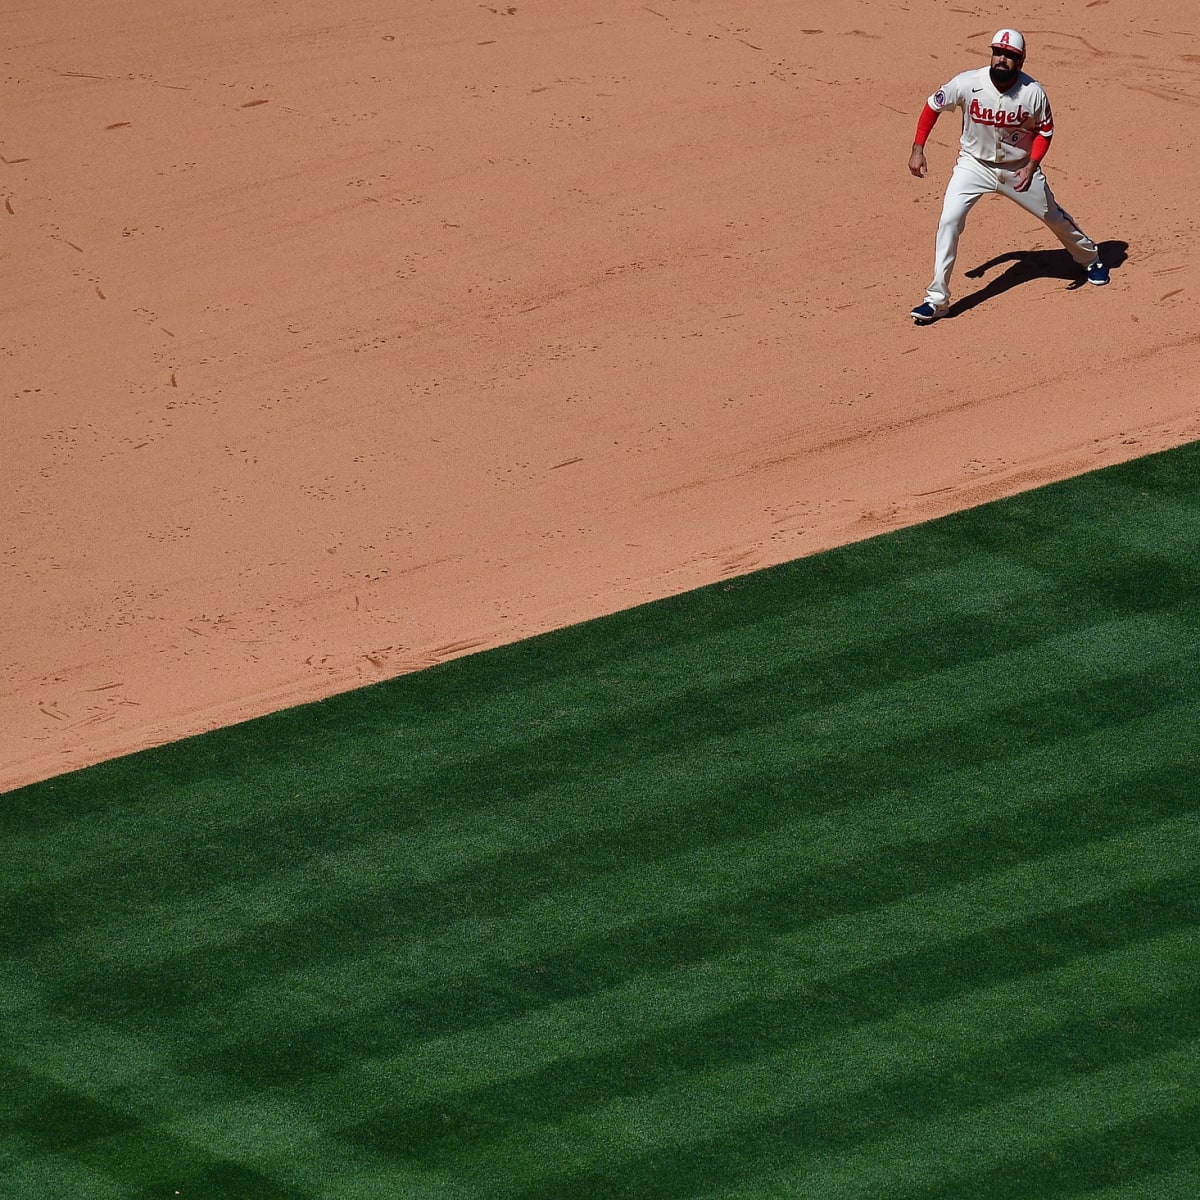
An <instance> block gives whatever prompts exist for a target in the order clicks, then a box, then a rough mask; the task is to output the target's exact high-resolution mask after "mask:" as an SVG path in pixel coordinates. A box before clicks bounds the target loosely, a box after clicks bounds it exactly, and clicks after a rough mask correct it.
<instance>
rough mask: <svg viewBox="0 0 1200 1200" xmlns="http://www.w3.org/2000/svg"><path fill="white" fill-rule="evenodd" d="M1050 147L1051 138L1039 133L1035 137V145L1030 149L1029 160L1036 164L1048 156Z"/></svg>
mask: <svg viewBox="0 0 1200 1200" xmlns="http://www.w3.org/2000/svg"><path fill="white" fill-rule="evenodd" d="M1049 149H1050V139H1049V138H1048V137H1047V136H1046V135H1045V134H1044V133H1039V134H1037V135H1035V137H1034V139H1033V146H1032V147H1031V148H1030V151H1029V161H1030V162H1031V163H1033V164H1034V166H1036V165H1037V164H1038V163H1040V162H1041V161H1042V159H1043V158H1045V157H1046V151H1047V150H1049Z"/></svg>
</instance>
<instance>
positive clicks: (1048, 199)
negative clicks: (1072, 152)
mask: <svg viewBox="0 0 1200 1200" xmlns="http://www.w3.org/2000/svg"><path fill="white" fill-rule="evenodd" d="M991 50H992V60H991V64H990V65H989V66H987V67H980V68H978V69H977V70H973V71H963V72H962V74H960V75H955V77H954V78H953V79H952V80H950V82H949V83H948V84H946V85H945V87H942V88H939V89H938V90H937V91H936V92H934V94H933V95H932V96H930V97H929V100H928V101H927V102H926V104H925V108H924V110H923V111H922V113H921V116H920V119H919V120H918V121H917V134H916V137H915V138H914V139H913V148H912V154H911V155H910V157H909V160H908V169H909V171H911V172H912V174H913V175H915V176H916V177H917V178H918V179H923V178H924V177H925V174H926V172H927V171H928V169H929V168H928V165H927V164H926V162H925V142H926V140H927V139H928V137H929V134H930V131H931V130H932V129H933V126H934V123H935V122H936V121H937V119H938V117H939V116H940V115H941V114H942V112H944V111H945V110H946V109H948V108H961V109H962V113H963V125H962V138H961V140H960V146H961V147H962V148H961V149H960V150H959V154H958V162H957V163H955V165H954V171H953V172H952V173H951V175H950V183H949V184H948V185H947V187H946V198H945V200H944V201H943V203H942V218H941V221H940V222H939V223H938V231H937V245H936V251H935V255H934V267H933V282H932V283H931V284H930V285H929V290H928V291H927V292H926V293H925V300H924V302H923V303H921V304H918V305H917V307H916V308H914V309H913V310H912V319H913V320H914V321H915V322H916V323H917V324H918V325H928V324H929V322H930V321H936V320H937V319H938V317H940V316H943V315H944V314H945V312H946V309H947V308H948V307H949V306H950V286H949V285H950V274H951V272H952V271H953V270H954V260H955V258H956V257H957V256H958V239H959V237H960V235H961V234H962V231H963V226H965V225H966V223H967V213H969V212H970V211H971V209H972V208H973V207H974V205H975V202H976V201H977V200H978V199H979V197H980V196H982V195H984V193H986V192H999V193H1000V194H1001V195H1002V196H1007V197H1008V198H1009V199H1010V200H1015V201H1016V202H1017V203H1018V204H1019V205H1020V206H1021V207H1022V208H1024V209H1026V210H1027V211H1028V212H1031V213H1033V215H1034V216H1035V217H1037V218H1038V220H1039V221H1042V222H1044V223H1045V225H1046V228H1047V229H1049V230H1050V231H1051V232H1052V233H1053V234H1054V236H1055V237H1057V238H1058V240H1059V241H1060V242H1062V244H1063V245H1064V246H1065V247H1066V248H1067V251H1068V253H1069V254H1070V255H1071V257H1072V258H1073V259H1074V260H1075V261H1076V262H1077V263H1078V264H1079V265H1080V266H1081V267H1082V268H1083V269H1084V271H1085V272H1086V274H1087V279H1088V282H1089V283H1095V284H1105V283H1107V282H1108V267H1106V266H1105V265H1104V263H1103V262H1102V261H1101V259H1100V252H1099V250H1098V249H1097V248H1096V243H1095V242H1093V241H1092V239H1091V238H1089V237H1088V236H1087V234H1086V233H1084V232H1083V230H1082V229H1080V228H1079V226H1078V225H1076V224H1075V222H1074V220H1072V218H1071V217H1070V216H1069V215H1068V214H1067V213H1066V212H1065V211H1064V210H1063V209H1062V208H1061V207H1060V206H1059V204H1058V203H1057V201H1055V199H1054V196H1053V194H1052V193H1051V191H1050V185H1049V184H1048V183H1047V182H1046V176H1045V175H1043V174H1042V168H1041V166H1040V164H1041V161H1042V159H1043V158H1044V157H1045V154H1046V151H1047V150H1049V149H1050V139H1051V137H1052V136H1053V135H1054V117H1053V115H1052V114H1051V112H1050V101H1049V100H1047V99H1046V93H1045V92H1044V91H1043V90H1042V85H1041V84H1040V83H1038V82H1037V80H1035V79H1031V78H1030V77H1029V76H1028V75H1026V74H1025V72H1024V71H1023V70H1022V69H1021V68H1022V67H1023V66H1024V65H1025V39H1024V37H1022V35H1021V34H1020V33H1018V32H1017V30H1015V29H1001V30H998V31H997V33H996V36H995V37H994V38H992V46H991Z"/></svg>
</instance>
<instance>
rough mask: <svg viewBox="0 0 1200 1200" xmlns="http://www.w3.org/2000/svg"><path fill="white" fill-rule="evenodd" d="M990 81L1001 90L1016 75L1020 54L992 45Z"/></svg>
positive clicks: (1019, 67)
mask: <svg viewBox="0 0 1200 1200" xmlns="http://www.w3.org/2000/svg"><path fill="white" fill-rule="evenodd" d="M989 69H990V72H991V76H992V82H993V83H994V84H995V85H996V86H997V87H998V88H1000V90H1001V91H1003V90H1004V89H1005V88H1006V87H1008V85H1009V84H1010V83H1012V81H1013V80H1014V79H1016V77H1017V72H1018V71H1019V70H1020V69H1021V56H1020V55H1019V54H1017V53H1016V52H1015V51H1013V50H1006V49H1005V48H1004V47H1003V46H999V47H997V46H993V47H992V65H991V67H990V68H989Z"/></svg>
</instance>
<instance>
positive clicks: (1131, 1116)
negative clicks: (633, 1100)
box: [514, 1042, 1200, 1200]
mask: <svg viewBox="0 0 1200 1200" xmlns="http://www.w3.org/2000/svg"><path fill="white" fill-rule="evenodd" d="M1198 1089H1200V1043H1197V1042H1193V1043H1191V1044H1190V1045H1188V1046H1185V1047H1183V1048H1181V1049H1178V1050H1170V1051H1165V1052H1163V1053H1160V1054H1154V1055H1149V1056H1147V1057H1145V1058H1141V1059H1136V1060H1134V1061H1133V1062H1124V1061H1122V1062H1118V1063H1117V1064H1115V1065H1113V1066H1111V1067H1107V1068H1104V1069H1101V1070H1097V1071H1092V1072H1088V1073H1085V1074H1079V1075H1067V1076H1065V1077H1064V1078H1062V1079H1061V1080H1060V1081H1059V1082H1057V1083H1056V1084H1054V1085H1052V1086H1047V1087H1042V1088H1037V1089H1035V1090H1033V1091H1031V1092H1027V1093H1022V1094H1018V1095H1016V1096H1013V1097H1011V1098H1008V1099H1006V1100H1003V1101H999V1102H996V1103H994V1104H987V1105H982V1106H980V1107H978V1108H971V1109H965V1110H955V1111H954V1112H951V1113H947V1114H939V1115H938V1116H937V1117H936V1118H935V1119H934V1120H932V1121H925V1120H922V1119H920V1118H915V1119H909V1120H907V1121H903V1122H899V1123H898V1125H899V1128H896V1129H895V1130H894V1131H892V1132H890V1133H889V1136H887V1137H885V1138H880V1139H878V1140H874V1141H872V1140H867V1139H864V1141H863V1142H862V1143H861V1144H860V1145H859V1146H857V1147H855V1148H854V1149H853V1150H851V1151H849V1152H834V1153H830V1154H824V1155H820V1154H818V1155H814V1156H813V1157H812V1158H811V1159H807V1160H805V1159H803V1158H802V1159H801V1161H799V1162H798V1163H796V1164H795V1165H794V1166H792V1167H790V1168H788V1167H784V1168H782V1169H775V1170H771V1169H769V1168H768V1170H766V1171H762V1170H759V1169H758V1164H749V1165H748V1166H746V1167H744V1169H743V1170H742V1171H741V1172H740V1173H739V1172H737V1171H736V1169H735V1170H734V1171H729V1170H728V1169H727V1168H726V1166H725V1164H727V1163H728V1158H727V1157H726V1155H725V1154H722V1155H721V1157H720V1160H719V1164H718V1163H714V1164H713V1166H714V1174H715V1175H716V1176H717V1178H718V1179H720V1177H721V1176H722V1175H725V1176H727V1177H729V1176H734V1175H736V1174H740V1175H741V1179H740V1180H738V1181H736V1182H735V1180H734V1179H733V1178H729V1179H728V1182H725V1181H722V1182H720V1183H719V1184H718V1186H717V1187H715V1188H711V1187H709V1188H703V1187H702V1188H699V1189H697V1188H695V1187H692V1186H689V1185H688V1184H687V1183H685V1184H683V1186H682V1187H681V1186H679V1185H675V1186H672V1185H671V1184H669V1183H666V1181H667V1180H669V1179H670V1178H672V1172H671V1171H670V1169H669V1168H668V1169H666V1170H663V1169H661V1168H660V1169H659V1170H657V1171H656V1172H655V1173H654V1175H653V1178H655V1179H658V1178H661V1179H663V1180H664V1183H666V1188H667V1190H664V1191H661V1192H655V1193H654V1194H655V1195H661V1196H664V1197H679V1196H684V1195H687V1196H693V1197H704V1198H705V1200H717V1197H721V1198H722V1200H761V1198H762V1197H764V1196H820V1197H821V1198H822V1200H877V1198H878V1197H879V1196H887V1197H888V1198H889V1200H950V1198H951V1197H961V1196H962V1195H964V1192H966V1193H969V1194H970V1195H971V1196H972V1197H981V1198H984V1200H1013V1198H1014V1197H1017V1198H1020V1200H1035V1198H1041V1197H1047V1196H1057V1195H1059V1194H1061V1192H1062V1191H1064V1190H1065V1189H1067V1188H1070V1187H1072V1186H1075V1185H1077V1184H1078V1183H1079V1182H1080V1181H1081V1180H1083V1179H1088V1178H1089V1177H1090V1178H1091V1179H1092V1180H1093V1181H1107V1180H1110V1179H1111V1178H1113V1177H1114V1176H1115V1177H1116V1178H1120V1177H1121V1176H1122V1175H1125V1176H1126V1177H1128V1175H1129V1174H1130V1173H1132V1174H1133V1175H1134V1177H1135V1178H1136V1177H1137V1174H1138V1173H1139V1172H1140V1171H1142V1170H1146V1169H1149V1170H1154V1169H1156V1168H1159V1167H1161V1166H1162V1165H1163V1163H1164V1162H1166V1163H1168V1164H1172V1165H1173V1164H1174V1162H1178V1161H1179V1160H1180V1159H1181V1158H1184V1157H1185V1156H1190V1153H1191V1151H1192V1149H1193V1147H1194V1144H1195V1130H1196V1128H1197V1127H1200V1103H1197V1101H1196V1096H1197V1095H1198V1094H1200V1092H1198ZM1131 1146H1132V1147H1136V1148H1138V1149H1139V1150H1144V1148H1146V1147H1151V1148H1155V1149H1157V1151H1158V1153H1157V1154H1154V1153H1150V1154H1145V1153H1143V1155H1142V1156H1141V1159H1140V1161H1136V1162H1134V1163H1128V1162H1127V1161H1123V1160H1127V1159H1128V1158H1129V1157H1131V1156H1130V1155H1129V1150H1128V1148H1129V1147H1131ZM1114 1148H1115V1149H1116V1153H1115V1154H1114V1153H1113V1151H1114ZM728 1149H729V1148H722V1150H725V1151H727V1150H728ZM785 1153H786V1152H785ZM688 1161H689V1162H693V1163H694V1161H695V1159H694V1157H690V1156H689V1160H688ZM664 1165H665V1164H664ZM675 1165H681V1164H679V1163H677V1164H675ZM614 1174H615V1173H614ZM646 1177H647V1176H646V1175H645V1174H642V1175H641V1176H640V1177H639V1175H638V1173H637V1172H636V1171H629V1172H628V1174H627V1178H628V1179H629V1181H630V1182H631V1183H632V1186H631V1187H630V1186H628V1185H627V1184H626V1182H625V1181H624V1180H620V1179H616V1180H614V1181H613V1182H614V1185H615V1186H614V1187H612V1189H611V1190H608V1191H606V1192H604V1193H603V1194H605V1195H607V1196H612V1197H629V1200H632V1198H633V1197H634V1196H636V1195H645V1194H647V1193H645V1192H639V1191H637V1190H636V1189H637V1188H638V1187H640V1186H642V1181H643V1180H644V1179H646ZM711 1178H712V1176H711V1175H710V1176H709V1179H710V1181H711ZM742 1180H744V1182H742ZM590 1182H591V1181H588V1180H574V1181H572V1185H571V1187H572V1190H571V1192H570V1194H572V1195H579V1196H583V1195H587V1194H589V1193H588V1192H586V1191H584V1190H576V1189H578V1188H579V1185H580V1184H581V1183H582V1184H583V1186H584V1187H586V1186H588V1184H589V1183H590ZM561 1194H562V1193H561V1191H559V1190H558V1185H557V1183H555V1184H552V1185H551V1187H550V1188H548V1189H546V1188H543V1187H541V1186H537V1185H535V1186H532V1187H529V1188H526V1189H523V1190H521V1191H519V1192H517V1193H515V1194H514V1197H519V1198H520V1200H542V1198H545V1200H549V1197H551V1196H556V1195H561ZM591 1194H598V1193H591Z"/></svg>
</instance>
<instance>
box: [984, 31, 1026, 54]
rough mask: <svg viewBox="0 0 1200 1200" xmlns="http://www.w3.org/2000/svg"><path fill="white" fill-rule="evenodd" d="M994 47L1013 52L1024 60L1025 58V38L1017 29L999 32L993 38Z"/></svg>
mask: <svg viewBox="0 0 1200 1200" xmlns="http://www.w3.org/2000/svg"><path fill="white" fill-rule="evenodd" d="M992 45H993V46H994V47H1001V48H1003V49H1005V50H1011V51H1012V52H1013V53H1014V54H1019V55H1020V56H1021V57H1022V58H1024V57H1025V38H1024V37H1023V36H1022V35H1021V34H1020V33H1018V32H1017V30H1015V29H1000V30H998V31H997V33H996V36H995V37H994V38H992Z"/></svg>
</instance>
